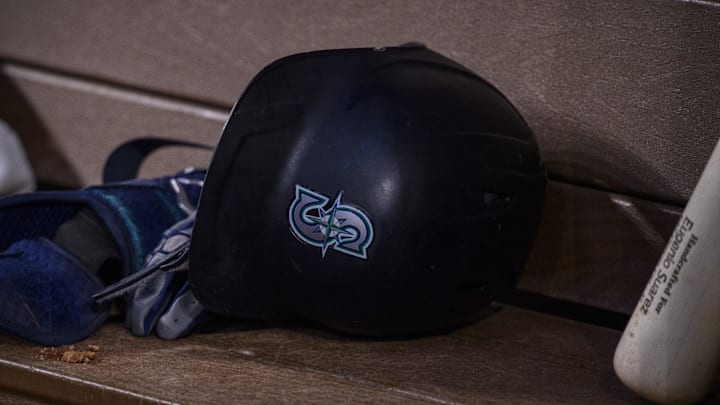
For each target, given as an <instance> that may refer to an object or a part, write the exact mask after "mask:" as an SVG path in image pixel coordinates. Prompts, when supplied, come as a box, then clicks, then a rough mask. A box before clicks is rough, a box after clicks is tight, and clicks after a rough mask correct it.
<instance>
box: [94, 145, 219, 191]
mask: <svg viewBox="0 0 720 405" xmlns="http://www.w3.org/2000/svg"><path fill="white" fill-rule="evenodd" d="M167 146H184V147H190V148H197V149H205V150H212V149H213V148H212V147H210V146H207V145H203V144H199V143H193V142H185V141H179V140H176V139H166V138H156V137H142V138H136V139H133V140H131V141H128V142H125V143H123V144H121V145H120V146H118V147H117V148H115V150H113V151H112V152H111V153H110V156H108V158H107V160H106V161H105V167H104V168H103V183H114V182H119V181H125V180H131V179H135V178H137V177H138V173H139V172H140V166H141V165H142V162H143V161H144V160H145V158H147V157H148V155H150V154H151V153H153V152H154V151H156V150H157V149H160V148H163V147H167Z"/></svg>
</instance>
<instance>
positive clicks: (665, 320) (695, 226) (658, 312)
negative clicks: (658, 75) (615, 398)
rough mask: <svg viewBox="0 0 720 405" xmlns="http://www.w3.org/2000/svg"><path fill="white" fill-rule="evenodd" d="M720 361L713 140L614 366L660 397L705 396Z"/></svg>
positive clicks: (717, 177) (718, 153) (719, 153)
mask: <svg viewBox="0 0 720 405" xmlns="http://www.w3.org/2000/svg"><path fill="white" fill-rule="evenodd" d="M719 365H720V147H719V146H718V145H716V146H715V150H714V151H713V153H712V155H711V157H710V160H709V162H708V164H707V166H706V167H705V170H704V171H703V174H702V175H701V176H700V180H699V181H698V184H697V186H696V188H695V191H694V192H693V194H692V196H691V197H690V200H689V201H688V204H687V206H686V207H685V210H684V212H683V215H682V217H681V218H680V221H679V222H678V224H677V226H676V228H675V230H674V231H673V233H672V235H671V237H670V240H669V241H668V244H667V246H666V248H665V251H664V252H663V254H662V256H661V257H660V259H659V260H658V263H657V265H656V267H655V270H654V272H653V274H652V276H651V278H650V280H649V281H648V284H647V286H646V287H645V291H644V292H643V294H642V296H641V297H640V300H639V302H638V305H637V307H636V309H635V311H634V313H633V315H632V317H631V318H630V321H629V323H628V325H627V327H626V329H625V332H624V333H623V335H622V338H621V339H620V342H619V344H618V347H617V349H616V351H615V358H614V366H615V372H616V373H617V375H618V377H619V378H620V380H622V382H623V383H624V384H625V385H627V386H628V387H629V388H630V389H632V390H633V391H635V392H636V393H637V394H639V395H641V396H643V397H645V398H647V399H650V400H652V401H655V402H659V403H693V402H697V401H699V400H701V399H702V398H703V396H704V395H705V394H706V393H707V390H708V389H709V387H710V385H711V384H712V382H713V380H714V378H715V376H716V373H717V370H718V366H719Z"/></svg>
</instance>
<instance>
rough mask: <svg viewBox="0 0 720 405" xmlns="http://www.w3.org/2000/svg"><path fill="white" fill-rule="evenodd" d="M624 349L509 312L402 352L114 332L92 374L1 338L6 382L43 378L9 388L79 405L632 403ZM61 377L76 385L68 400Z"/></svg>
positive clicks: (108, 330) (282, 334) (312, 332)
mask: <svg viewBox="0 0 720 405" xmlns="http://www.w3.org/2000/svg"><path fill="white" fill-rule="evenodd" d="M617 339H619V332H617V331H613V330H609V329H604V328H599V327H595V326H590V325H586V324H582V323H578V322H573V321H567V320H562V319H558V318H554V317H548V316H545V315H542V314H538V313H534V312H528V311H523V310H519V309H514V308H512V307H505V308H502V309H500V310H499V311H498V312H496V313H494V314H492V315H490V316H489V317H488V318H486V319H484V320H481V321H479V322H477V323H475V324H474V325H472V326H469V327H466V328H462V329H460V330H457V331H454V332H452V333H449V334H445V335H440V336H431V337H424V338H419V339H414V340H397V341H374V340H357V339H352V338H348V337H347V336H339V335H335V334H332V333H329V332H324V331H320V330H316V329H308V328H298V327H295V328H289V329H282V328H259V329H258V328H252V327H251V328H249V329H247V330H243V328H242V327H240V328H237V327H235V328H233V327H229V328H228V327H227V326H226V329H225V330H224V331H215V332H214V333H197V334H194V335H192V336H191V337H189V338H187V339H182V340H178V341H172V342H168V341H162V340H160V339H157V338H154V337H149V338H135V337H132V336H130V335H129V333H128V332H127V331H125V330H124V329H123V327H122V326H121V324H120V323H109V324H106V325H105V326H104V327H102V328H101V330H100V331H99V332H98V333H96V335H95V336H93V337H91V338H89V339H87V340H86V341H85V342H81V343H79V344H77V345H76V346H78V347H79V348H82V347H83V345H84V344H97V345H99V346H100V352H99V356H98V358H97V360H96V361H94V362H92V363H90V364H67V363H62V362H57V361H50V360H39V359H38V352H39V349H40V348H39V347H38V346H34V345H32V344H29V343H25V342H21V341H19V340H18V339H16V338H13V337H10V336H8V335H4V334H2V335H0V353H2V354H0V357H1V358H2V359H3V362H1V363H0V375H5V376H8V377H9V373H8V370H10V369H11V367H9V366H7V365H6V364H7V363H8V362H9V363H12V364H16V365H22V366H25V367H33V368H37V369H38V370H44V372H43V373H38V372H35V373H27V372H25V373H23V372H20V373H18V372H17V370H16V371H15V372H14V373H15V375H16V378H15V379H11V378H8V377H4V378H0V386H5V387H12V388H14V389H16V390H28V389H31V390H32V391H33V392H35V393H36V394H38V393H42V394H44V395H48V396H50V397H52V398H54V399H62V400H69V401H73V398H75V401H78V402H85V401H89V400H91V399H92V400H96V399H98V398H102V399H103V400H105V401H107V402H112V400H114V399H117V398H120V399H124V400H128V399H129V400H131V402H136V403H137V402H138V398H139V397H136V396H133V395H130V394H126V395H125V396H124V397H122V396H120V397H118V395H119V394H118V392H120V393H122V392H126V391H127V392H130V393H136V394H138V395H139V393H142V395H143V396H145V397H146V398H149V399H146V400H149V401H152V399H153V398H155V399H158V400H168V401H173V402H174V401H178V402H182V403H198V404H201V403H240V402H242V403H245V402H288V401H290V402H348V401H351V402H369V403H378V402H382V403H387V402H393V403H395V402H399V403H445V404H447V403H507V402H511V403H560V402H563V403H572V402H584V403H587V402H590V401H595V402H600V403H628V402H632V401H634V400H635V397H634V396H633V395H632V394H631V393H630V392H629V391H627V390H626V389H625V388H624V387H623V386H622V385H621V383H620V382H619V381H618V380H617V379H616V378H615V376H614V374H613V372H612V361H611V358H612V351H613V350H614V345H615V343H616V341H617ZM31 374H32V375H31ZM59 376H64V377H65V378H70V379H73V381H74V383H72V384H68V385H67V389H66V390H65V391H63V390H60V389H59V388H58V387H59V386H62V384H65V383H59V382H58V380H59V379H61V377H59ZM19 377H28V378H30V377H32V381H31V380H23V379H17V378H19ZM53 381H55V382H53ZM83 382H85V383H83ZM570 382H572V383H570ZM88 384H89V385H88ZM47 387H50V388H47ZM106 387H112V388H113V389H115V391H114V392H112V391H110V388H106ZM558 387H562V389H559V388H558Z"/></svg>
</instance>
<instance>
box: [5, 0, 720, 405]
mask: <svg viewBox="0 0 720 405" xmlns="http://www.w3.org/2000/svg"><path fill="white" fill-rule="evenodd" d="M718 21H720V6H718V5H717V3H715V2H711V1H690V2H686V1H665V2H661V1H650V0H639V1H635V2H625V1H622V0H601V1H595V2H572V3H569V2H565V1H561V0H551V1H549V2H543V4H539V2H533V1H530V0H520V1H517V2H490V1H487V2H486V1H452V0H445V1H435V0H418V1H413V0H397V1H387V0H386V1H360V0H358V1H343V2H331V1H319V0H313V1H303V2H291V1H278V2H276V3H273V4H269V3H265V2H253V3H248V4H236V3H235V2H230V1H218V2H215V3H205V2H200V1H192V2H190V1H188V2H182V3H178V4H175V3H172V4H171V2H170V1H157V2H150V3H141V2H138V3H131V2H106V3H91V2H82V1H81V2H72V3H70V2H55V3H46V2H41V1H19V0H18V1H6V2H4V3H3V5H2V9H0V69H2V70H1V72H0V73H1V74H0V119H4V120H6V121H7V122H9V123H10V124H11V125H12V126H13V127H14V128H15V129H16V130H17V131H18V132H19V133H20V135H21V138H22V141H23V143H24V144H25V146H26V148H27V151H28V154H29V157H30V159H31V161H32V164H33V168H34V170H35V173H36V175H37V176H38V180H39V182H40V184H41V185H42V186H43V187H46V188H49V187H52V188H55V187H60V188H74V187H79V186H83V185H88V184H93V183H97V182H99V181H100V173H101V166H102V163H103V161H104V158H105V157H106V156H107V154H108V153H109V151H110V150H112V149H113V148H114V147H115V146H116V145H118V144H120V143H122V142H124V141H125V140H128V139H131V138H133V137H136V136H140V135H148V134H152V135H158V136H168V137H174V138H180V139H186V140H192V141H196V142H202V143H206V144H211V145H212V144H215V142H216V140H217V136H218V134H219V133H220V130H221V128H222V125H223V123H224V121H225V119H226V116H227V113H228V111H229V109H230V108H231V106H232V104H233V103H234V101H235V99H236V98H237V97H238V95H239V94H240V93H241V92H242V89H243V87H244V86H245V85H246V84H247V83H248V81H249V80H250V79H251V78H252V76H253V75H254V74H255V73H257V72H258V71H259V70H260V69H261V68H262V67H263V66H264V65H266V64H267V63H269V62H271V61H272V60H274V59H276V58H278V57H281V56H284V55H287V54H291V53H295V52H301V51H307V50H314V49H322V48H337V47H353V46H374V45H392V44H399V43H403V42H407V41H411V40H413V41H421V42H425V43H426V44H428V46H430V47H431V48H433V49H436V50H438V51H440V52H442V53H444V54H447V55H448V56H451V57H453V58H455V59H457V60H458V61H460V62H461V63H463V64H465V65H466V66H468V67H469V68H471V69H473V70H474V71H476V72H478V73H479V74H480V75H481V76H483V77H485V78H486V79H488V80H489V81H490V82H492V83H494V84H495V85H496V86H497V87H498V88H499V89H500V90H501V91H502V92H503V93H505V94H506V95H507V96H508V97H509V98H510V99H511V101H512V102H513V103H514V104H515V105H516V106H517V107H518V108H519V110H520V111H521V113H522V114H523V116H524V117H525V118H526V119H527V121H528V123H529V125H530V126H531V127H532V129H533V131H534V132H535V133H536V135H537V137H538V141H539V144H540V147H541V150H542V153H543V157H544V160H545V161H546V164H547V167H548V170H549V175H550V179H551V181H550V183H549V186H548V193H547V198H546V209H545V213H544V216H543V221H542V224H541V229H540V232H539V235H538V239H537V242H536V243H535V247H534V250H533V253H532V255H531V258H530V260H529V262H528V266H527V269H526V271H525V272H524V273H523V274H522V276H521V278H520V279H519V282H518V285H517V290H516V291H515V292H514V293H513V294H510V295H508V296H507V297H504V298H503V300H502V301H499V302H497V303H495V304H494V306H493V308H494V313H492V314H491V315H489V316H488V317H486V318H485V319H483V320H481V321H478V322H477V323H475V324H473V325H470V326H467V327H465V328H461V329H458V330H456V331H452V332H448V333H445V334H441V335H437V336H427V337H422V338H418V339H412V340H365V339H356V338H351V337H348V336H343V335H338V334H334V333H332V332H329V331H326V330H322V329H318V328H315V327H312V326H308V325H267V324H261V323H257V322H241V321H228V322H221V323H217V324H214V325H212V328H205V329H204V330H202V331H199V332H198V333H195V334H193V335H192V336H190V337H189V338H187V339H181V340H178V341H172V342H167V341H162V340H159V339H157V338H155V337H149V338H135V337H133V336H131V335H130V334H129V333H128V332H126V331H125V329H124V328H123V327H122V322H121V320H120V319H111V321H109V322H108V323H107V324H106V325H105V326H103V327H102V328H101V329H100V330H99V331H98V332H97V333H96V334H95V335H93V336H92V337H90V338H88V339H87V340H86V341H84V342H80V343H78V344H77V345H76V346H77V347H78V348H82V347H85V346H86V345H89V344H93V345H98V346H99V347H100V349H99V352H98V355H97V358H96V359H95V360H93V361H91V362H90V363H88V364H69V363H65V362H60V361H55V360H52V359H49V358H47V357H46V358H45V359H42V357H43V356H42V355H41V350H42V347H40V346H37V345H33V344H31V343H28V342H25V341H23V340H21V339H18V338H16V337H13V336H10V335H8V334H4V333H0V402H2V403H28V402H30V403H58V402H69V403H166V402H170V403H175V402H177V403H191V404H195V403H213V404H214V403H247V402H262V403H268V402H269V403H275V402H292V403H294V402H323V403H337V402H366V403H409V402H417V403H513V404H515V403H593V402H595V403H603V404H604V403H632V402H641V401H640V400H639V399H638V398H637V397H635V396H634V395H633V394H632V393H630V392H629V391H628V390H627V389H625V388H624V387H623V386H622V384H621V383H620V382H619V381H618V380H617V378H616V377H615V375H614V373H613V370H612V353H613V350H614V348H615V345H616V344H617V341H618V339H619V337H620V333H621V330H622V328H623V327H624V324H625V322H626V321H627V316H628V314H629V313H630V312H631V311H632V309H633V307H634V305H635V304H636V301H637V299H638V297H639V296H640V293H641V291H642V289H643V287H644V285H645V282H646V281H647V279H648V277H649V275H650V273H651V271H652V268H653V266H654V265H655V262H656V260H657V258H658V256H659V255H660V253H661V250H662V248H663V245H664V240H665V239H666V238H667V237H668V235H669V234H670V232H671V231H672V229H673V227H674V225H675V222H676V221H677V219H678V217H679V214H680V212H681V210H682V207H683V205H684V203H685V201H686V200H687V198H688V197H689V195H690V192H691V190H692V188H693V186H694V184H695V182H696V181H697V178H698V177H699V174H700V172H701V170H702V168H703V166H704V163H705V161H706V160H707V158H708V156H709V155H710V152H711V149H712V147H713V145H714V144H715V142H716V141H717V139H718V130H719V129H720V108H718V107H719V106H720V73H718V71H719V70H718V61H719V60H720V42H719V40H718V38H720V25H719V24H718ZM209 158H210V154H209V153H205V152H198V151H186V150H181V149H171V150H168V151H164V152H158V153H157V154H156V155H154V156H153V159H152V161H151V162H149V163H148V164H147V165H146V166H145V167H144V168H143V175H146V176H152V175H160V174H167V173H169V172H172V171H175V170H177V169H180V168H182V167H183V166H186V165H188V164H192V165H198V166H203V165H206V164H207V162H208V160H209ZM0 303H1V299H0ZM716 401H720V389H718V387H716V388H714V389H713V391H712V392H711V393H710V394H709V396H708V398H707V400H706V402H707V403H713V402H716Z"/></svg>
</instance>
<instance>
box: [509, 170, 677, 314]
mask: <svg viewBox="0 0 720 405" xmlns="http://www.w3.org/2000/svg"><path fill="white" fill-rule="evenodd" d="M681 212H682V210H681V208H679V207H675V206H670V205H665V204H658V203H654V202H650V201H646V200H642V199H639V198H632V197H628V196H624V195H621V194H615V193H607V192H604V191H599V190H593V189H588V188H583V187H578V186H571V185H568V184H563V183H560V182H550V183H549V185H548V189H547V194H546V199H545V211H544V213H543V218H542V220H541V224H540V230H539V232H538V236H537V239H536V242H535V245H534V246H533V250H532V253H531V255H530V259H529V260H528V264H527V268H526V270H525V271H524V272H523V273H522V274H521V275H520V279H519V281H518V287H519V288H521V289H523V290H526V291H531V292H534V293H538V294H542V295H545V296H549V297H553V298H557V299H561V300H565V301H568V302H575V303H582V304H586V305H590V306H593V307H596V308H602V309H606V310H610V311H615V312H620V313H625V314H630V313H632V311H633V310H634V309H635V305H636V304H637V300H638V298H639V297H640V295H641V293H642V291H643V289H644V287H645V284H646V283H647V280H648V278H649V277H650V274H651V273H652V271H653V269H654V267H655V264H656V263H657V260H658V258H659V257H660V254H661V253H662V251H663V249H664V248H665V241H666V240H667V238H668V237H669V236H670V234H671V232H672V230H673V229H674V228H675V224H676V223H677V221H678V219H679V218H680V214H681Z"/></svg>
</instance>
